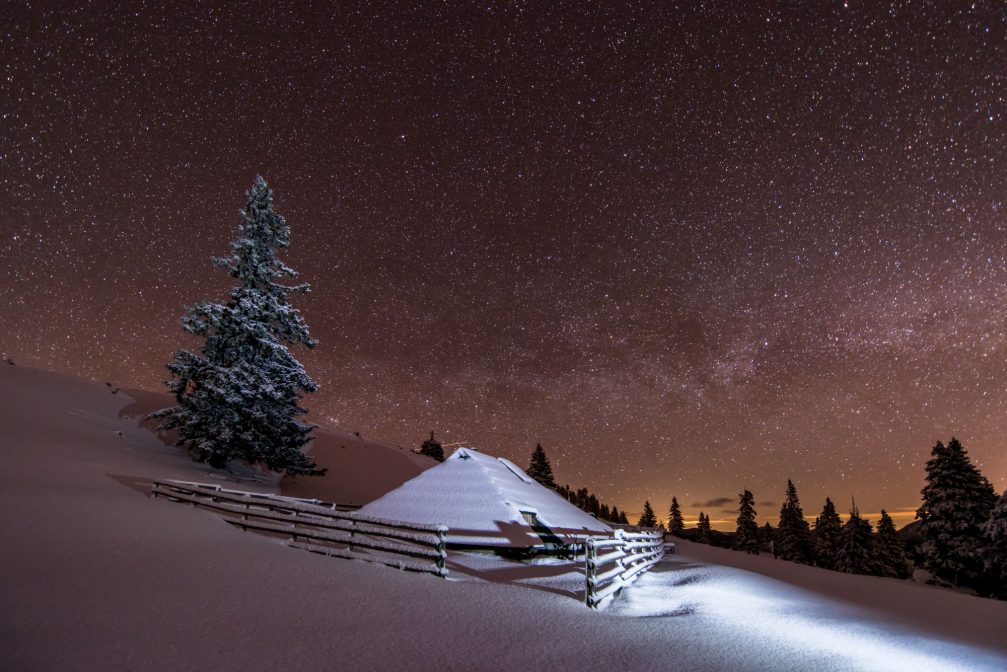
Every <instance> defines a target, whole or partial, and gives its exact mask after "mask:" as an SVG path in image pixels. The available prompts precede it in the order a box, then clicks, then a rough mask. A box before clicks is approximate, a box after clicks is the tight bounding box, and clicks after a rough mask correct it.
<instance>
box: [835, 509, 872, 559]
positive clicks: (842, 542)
mask: <svg viewBox="0 0 1007 672" xmlns="http://www.w3.org/2000/svg"><path fill="white" fill-rule="evenodd" d="M873 542H874V539H873V535H872V530H871V522H870V521H869V520H867V519H866V518H861V517H860V511H858V510H857V505H856V504H855V503H854V505H853V509H852V510H851V511H850V517H849V519H847V521H846V523H845V524H844V525H843V529H842V532H841V534H840V535H839V548H838V549H837V551H836V569H837V570H838V571H840V572H846V573H847V574H873V573H874V570H875V563H874V548H873V546H874V544H873Z"/></svg>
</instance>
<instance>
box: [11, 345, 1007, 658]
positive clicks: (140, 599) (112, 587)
mask: <svg viewBox="0 0 1007 672" xmlns="http://www.w3.org/2000/svg"><path fill="white" fill-rule="evenodd" d="M112 389H114V388H108V387H106V386H105V385H101V384H96V383H89V382H86V381H80V380H77V379H73V378H68V377H65V376H58V375H55V374H50V373H46V372H40V371H34V370H31V369H25V368H22V367H11V366H6V365H0V548H2V549H3V550H2V551H0V670H19V671H20V670H25V671H27V670H99V669H100V670H133V669H147V670H182V669H212V670H247V669H307V668H316V669H324V670H328V669H339V670H399V669H402V670H406V669H409V670H429V669H450V670H498V669H499V670H504V669H507V670H514V669H575V670H644V669H646V670H673V669H677V670H776V669H787V670H909V669H913V670H928V671H929V670H1005V669H1007V602H994V601H991V600H983V599H980V598H976V597H971V596H967V595H961V594H957V593H953V592H949V591H944V590H940V589H935V588H930V587H927V586H921V585H915V584H911V583H906V582H900V581H894V580H888V579H878V578H872V577H853V576H845V575H841V574H837V573H833V572H825V571H821V570H816V569H813V568H807V567H800V566H796V565H792V564H790V563H784V562H777V561H774V560H772V559H770V558H753V557H748V556H744V555H742V554H739V553H734V552H731V551H724V550H722V549H715V548H709V547H706V546H698V545H694V544H690V543H688V542H679V543H678V550H679V552H678V553H677V554H676V555H674V556H670V557H669V558H668V559H667V560H666V561H665V562H663V563H661V564H660V565H659V566H658V567H657V568H655V569H654V570H653V571H652V572H650V573H649V574H647V575H645V576H643V577H642V578H641V579H640V580H639V581H638V582H637V583H636V584H634V585H633V586H632V587H631V588H629V589H628V590H626V591H624V593H623V594H622V595H621V596H620V597H619V598H618V600H617V601H616V602H615V603H614V604H613V605H612V607H611V608H610V609H608V610H606V611H604V612H594V611H591V610H588V609H587V608H586V607H584V605H583V604H582V603H581V602H580V601H579V597H580V594H579V591H580V585H581V581H582V576H581V575H580V570H579V567H578V566H577V565H576V564H573V565H571V564H562V563H542V564H536V565H521V564H517V563H508V562H504V561H500V560H496V559H494V558H490V557H485V556H476V555H468V554H454V555H453V556H452V558H451V560H450V566H451V570H452V575H451V576H452V578H451V579H449V580H447V581H445V580H442V579H438V578H436V577H433V576H430V575H424V574H411V573H404V572H399V571H396V570H393V569H390V568H387V567H384V566H379V565H373V564H368V563H363V562H358V561H345V560H338V559H333V558H328V557H324V556H320V555H315V554H311V553H305V552H302V551H297V550H294V549H291V548H289V547H287V546H286V545H285V544H284V543H283V541H282V540H279V539H276V538H269V537H265V536H260V535H256V534H254V533H242V532H241V531H239V530H237V529H235V528H232V527H231V526H229V525H227V524H226V523H224V522H223V521H222V520H221V519H220V518H219V517H217V516H215V515H214V514H212V513H209V512H207V511H205V510H201V509H193V508H191V507H187V506H182V505H179V504H173V503H170V502H167V501H163V500H155V499H151V498H150V497H148V496H147V492H148V490H149V487H148V483H149V480H150V479H152V478H181V479H187V480H203V481H207V480H214V479H216V480H220V479H221V476H220V475H219V474H214V473H211V472H208V471H207V470H206V469H205V467H202V466H200V465H197V464H194V463H192V462H191V461H190V460H189V459H188V458H187V457H185V456H184V455H180V454H179V453H178V452H177V450H176V449H174V448H172V447H170V446H168V445H166V444H165V443H164V442H162V441H160V440H159V439H158V438H157V437H156V436H154V435H153V434H152V433H151V432H150V431H149V430H148V429H146V428H145V427H143V426H141V424H140V423H138V419H137V418H138V417H139V413H138V411H137V409H138V408H140V407H142V406H145V405H146V406H148V407H149V406H150V404H151V401H152V400H151V399H149V398H146V399H145V398H143V397H144V395H141V394H135V393H127V392H123V391H120V392H118V393H117V394H112V393H111V390H112ZM130 395H132V396H130ZM155 401H156V400H155ZM131 408H132V409H133V410H130V409H131ZM120 433H121V434H120ZM342 436H344V438H345V436H346V435H342ZM349 436H352V435H349ZM375 445H377V444H375ZM355 450H357V449H352V450H351V449H350V448H349V446H347V448H337V449H336V450H335V455H336V456H335V457H332V458H331V459H332V461H331V462H330V463H329V466H330V468H338V467H339V466H340V464H339V459H340V458H339V457H338V456H339V455H340V453H341V452H342V453H345V454H347V455H351V454H352V452H353V451H355ZM359 450H360V451H363V450H370V452H369V453H368V454H367V456H368V463H367V464H368V467H367V470H361V471H358V472H356V473H358V474H360V475H359V476H358V478H361V479H363V480H364V481H366V482H365V483H363V484H359V483H358V484H355V485H354V487H357V488H359V489H358V490H357V492H359V493H361V494H360V495H359V496H361V497H363V496H364V493H365V492H366V493H367V494H369V495H370V496H376V495H374V494H373V492H374V491H377V490H380V489H381V488H382V487H389V486H388V483H392V482H394V481H395V480H397V479H398V478H399V477H400V476H401V475H402V473H404V472H405V471H408V470H409V468H407V466H406V465H405V463H402V462H399V459H400V457H404V456H403V455H400V453H401V451H398V449H396V448H391V447H387V446H380V445H378V446H377V447H373V448H369V449H364V448H362V447H361V448H360V449H359ZM346 459H348V460H350V459H353V458H351V457H347V458H346ZM405 459H407V460H410V461H411V460H412V458H408V457H406V458H405ZM386 460H387V461H388V462H390V463H391V464H393V465H394V464H398V467H389V471H390V472H393V473H394V477H390V476H388V475H387V474H385V475H380V474H379V475H378V476H375V477H374V481H373V483H372V482H371V481H369V480H368V476H367V474H368V473H370V471H375V470H377V471H380V470H381V469H382V465H383V464H384V463H385V462H386ZM351 468H352V466H347V469H351ZM396 469H398V471H396ZM419 469H422V465H421V464H417V465H416V466H415V470H416V473H418V470H419ZM240 487H241V488H243V489H270V488H273V487H275V485H274V484H272V483H269V482H266V483H260V484H249V483H247V482H242V483H241V484H240ZM313 487H318V488H323V487H324V486H322V485H315V486H313ZM390 487H394V485H392V486H390ZM334 494H335V495H339V494H340V493H339V491H338V488H337V489H336V490H335V491H334ZM378 494H380V493H378Z"/></svg>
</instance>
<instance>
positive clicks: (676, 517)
mask: <svg viewBox="0 0 1007 672" xmlns="http://www.w3.org/2000/svg"><path fill="white" fill-rule="evenodd" d="M684 529H685V521H684V520H683V519H682V507H680V506H679V505H678V499H676V498H675V497H672V498H671V509H670V510H669V512H668V531H669V532H671V534H672V536H675V537H681V536H682V530H684Z"/></svg>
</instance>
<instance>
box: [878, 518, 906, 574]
mask: <svg viewBox="0 0 1007 672" xmlns="http://www.w3.org/2000/svg"><path fill="white" fill-rule="evenodd" d="M874 564H875V571H876V572H877V574H878V575H879V576H890V577H894V578H897V579H907V578H909V576H910V575H911V574H912V570H911V569H910V565H909V558H908V557H907V556H906V549H905V548H904V547H903V546H902V541H901V540H899V535H898V533H896V531H895V522H894V521H893V520H892V517H891V516H889V515H888V512H887V511H885V510H884V509H881V519H880V520H879V521H878V529H877V530H876V531H875V532H874Z"/></svg>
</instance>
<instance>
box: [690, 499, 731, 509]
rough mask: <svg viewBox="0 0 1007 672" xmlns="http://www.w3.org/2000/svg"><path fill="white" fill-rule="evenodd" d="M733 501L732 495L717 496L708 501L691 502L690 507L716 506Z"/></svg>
mask: <svg viewBox="0 0 1007 672" xmlns="http://www.w3.org/2000/svg"><path fill="white" fill-rule="evenodd" d="M733 501H734V497H717V498H716V499H711V500H709V501H708V502H695V503H693V504H692V508H699V507H704V506H705V507H707V508H718V507H721V506H724V505H725V504H730V503H731V502H733Z"/></svg>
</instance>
